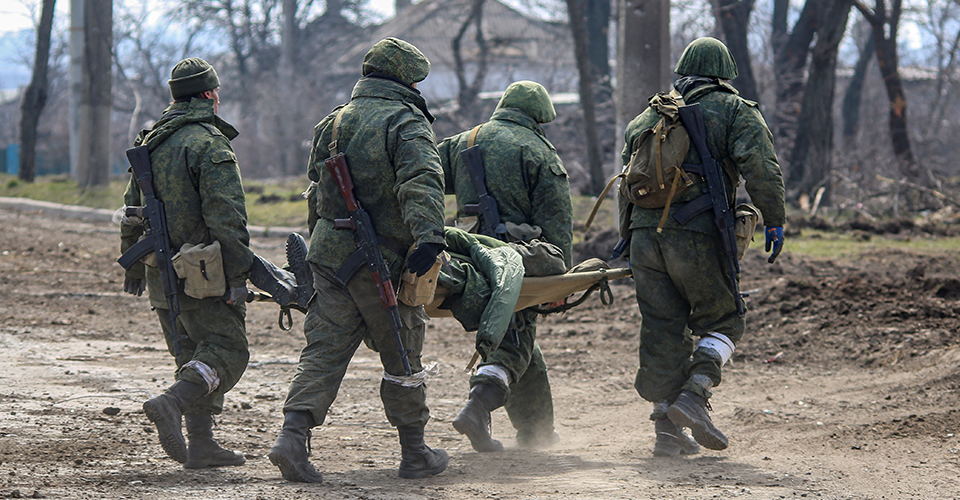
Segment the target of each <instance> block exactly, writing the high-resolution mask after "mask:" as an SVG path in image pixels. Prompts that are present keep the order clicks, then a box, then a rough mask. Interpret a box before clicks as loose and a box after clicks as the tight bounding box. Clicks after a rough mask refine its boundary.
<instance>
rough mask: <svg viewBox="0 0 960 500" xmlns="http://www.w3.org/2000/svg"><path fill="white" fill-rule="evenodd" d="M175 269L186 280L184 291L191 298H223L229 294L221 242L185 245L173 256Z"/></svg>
mask: <svg viewBox="0 0 960 500" xmlns="http://www.w3.org/2000/svg"><path fill="white" fill-rule="evenodd" d="M173 269H174V271H176V272H177V276H179V277H180V279H182V280H184V283H183V291H184V293H186V294H187V295H188V296H190V297H193V298H195V299H205V298H207V297H222V296H223V295H224V294H225V293H226V292H227V278H226V276H225V275H224V274H223V255H222V254H221V253H220V242H219V241H214V242H213V243H212V244H210V245H204V244H203V243H200V244H199V245H191V244H189V243H184V244H183V246H182V247H180V251H179V252H177V254H176V255H174V256H173Z"/></svg>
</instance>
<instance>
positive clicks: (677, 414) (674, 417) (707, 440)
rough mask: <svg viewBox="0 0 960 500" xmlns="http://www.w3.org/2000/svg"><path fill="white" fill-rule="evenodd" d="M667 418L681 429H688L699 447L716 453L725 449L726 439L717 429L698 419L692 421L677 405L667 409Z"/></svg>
mask: <svg viewBox="0 0 960 500" xmlns="http://www.w3.org/2000/svg"><path fill="white" fill-rule="evenodd" d="M667 417H668V418H670V420H671V421H672V422H673V423H675V424H677V425H678V426H680V427H681V428H682V427H689V428H690V433H691V434H693V439H694V440H695V441H696V442H697V443H699V444H700V446H703V447H704V448H708V449H711V450H717V451H720V450H725V449H726V448H727V444H728V442H727V437H726V436H724V435H723V433H722V432H720V429H717V428H716V427H714V426H713V425H707V424H705V423H703V422H702V421H700V420H698V419H694V418H693V417H691V416H690V415H688V414H687V412H686V411H684V409H682V408H679V407H678V405H676V404H673V405H670V407H669V408H667Z"/></svg>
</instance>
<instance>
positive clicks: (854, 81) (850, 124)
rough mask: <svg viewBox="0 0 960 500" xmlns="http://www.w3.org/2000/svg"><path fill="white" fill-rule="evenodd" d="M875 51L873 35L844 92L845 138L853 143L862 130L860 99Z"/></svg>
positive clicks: (842, 107)
mask: <svg viewBox="0 0 960 500" xmlns="http://www.w3.org/2000/svg"><path fill="white" fill-rule="evenodd" d="M875 52H876V45H875V44H874V40H873V35H871V36H868V37H867V39H866V41H865V43H864V44H863V46H862V47H861V48H860V54H859V56H858V57H857V64H856V65H855V66H854V67H853V76H851V77H850V83H849V84H847V90H846V91H845V92H844V94H843V104H842V106H841V108H840V109H841V112H840V116H842V117H843V140H844V142H846V143H852V142H853V139H854V138H855V137H856V135H857V132H858V131H859V130H860V101H861V98H862V96H863V85H864V83H865V82H866V79H867V69H868V68H869V67H870V61H871V60H873V56H874V53H875Z"/></svg>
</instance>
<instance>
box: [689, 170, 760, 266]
mask: <svg viewBox="0 0 960 500" xmlns="http://www.w3.org/2000/svg"><path fill="white" fill-rule="evenodd" d="M682 167H683V170H685V171H687V172H689V173H692V174H696V175H702V172H703V165H701V164H697V165H693V164H690V163H684V164H683V166H682ZM675 205H677V206H680V209H679V210H677V211H676V212H674V214H673V218H674V219H675V220H676V221H677V222H679V223H680V225H683V226H685V225H687V223H688V222H690V221H691V220H693V218H694V217H696V216H698V215H700V214H702V213H704V212H706V211H708V210H712V209H713V204H712V203H711V201H710V194H709V193H704V194H701V195H700V196H698V197H696V198H694V199H692V200H690V201H688V202H686V203H675ZM760 219H761V217H760V211H759V210H757V207H755V206H753V205H751V204H749V203H741V204H739V205H737V207H736V209H735V210H734V234H735V235H736V239H737V260H742V259H743V255H744V254H745V253H746V251H747V248H749V246H750V243H751V242H752V241H753V233H754V231H755V230H756V227H757V223H758V222H759V221H760Z"/></svg>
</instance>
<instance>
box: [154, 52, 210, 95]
mask: <svg viewBox="0 0 960 500" xmlns="http://www.w3.org/2000/svg"><path fill="white" fill-rule="evenodd" d="M167 84H168V85H170V95H172V96H173V98H174V99H179V98H181V97H186V96H188V95H194V94H199V93H201V92H206V91H208V90H213V89H215V88H217V87H219V86H220V78H219V77H217V70H215V69H213V66H211V65H210V63H208V62H207V61H204V60H203V59H200V58H199V57H191V58H188V59H184V60H182V61H180V62H178V63H177V65H176V66H174V67H173V70H172V71H171V72H170V80H168V81H167Z"/></svg>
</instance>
